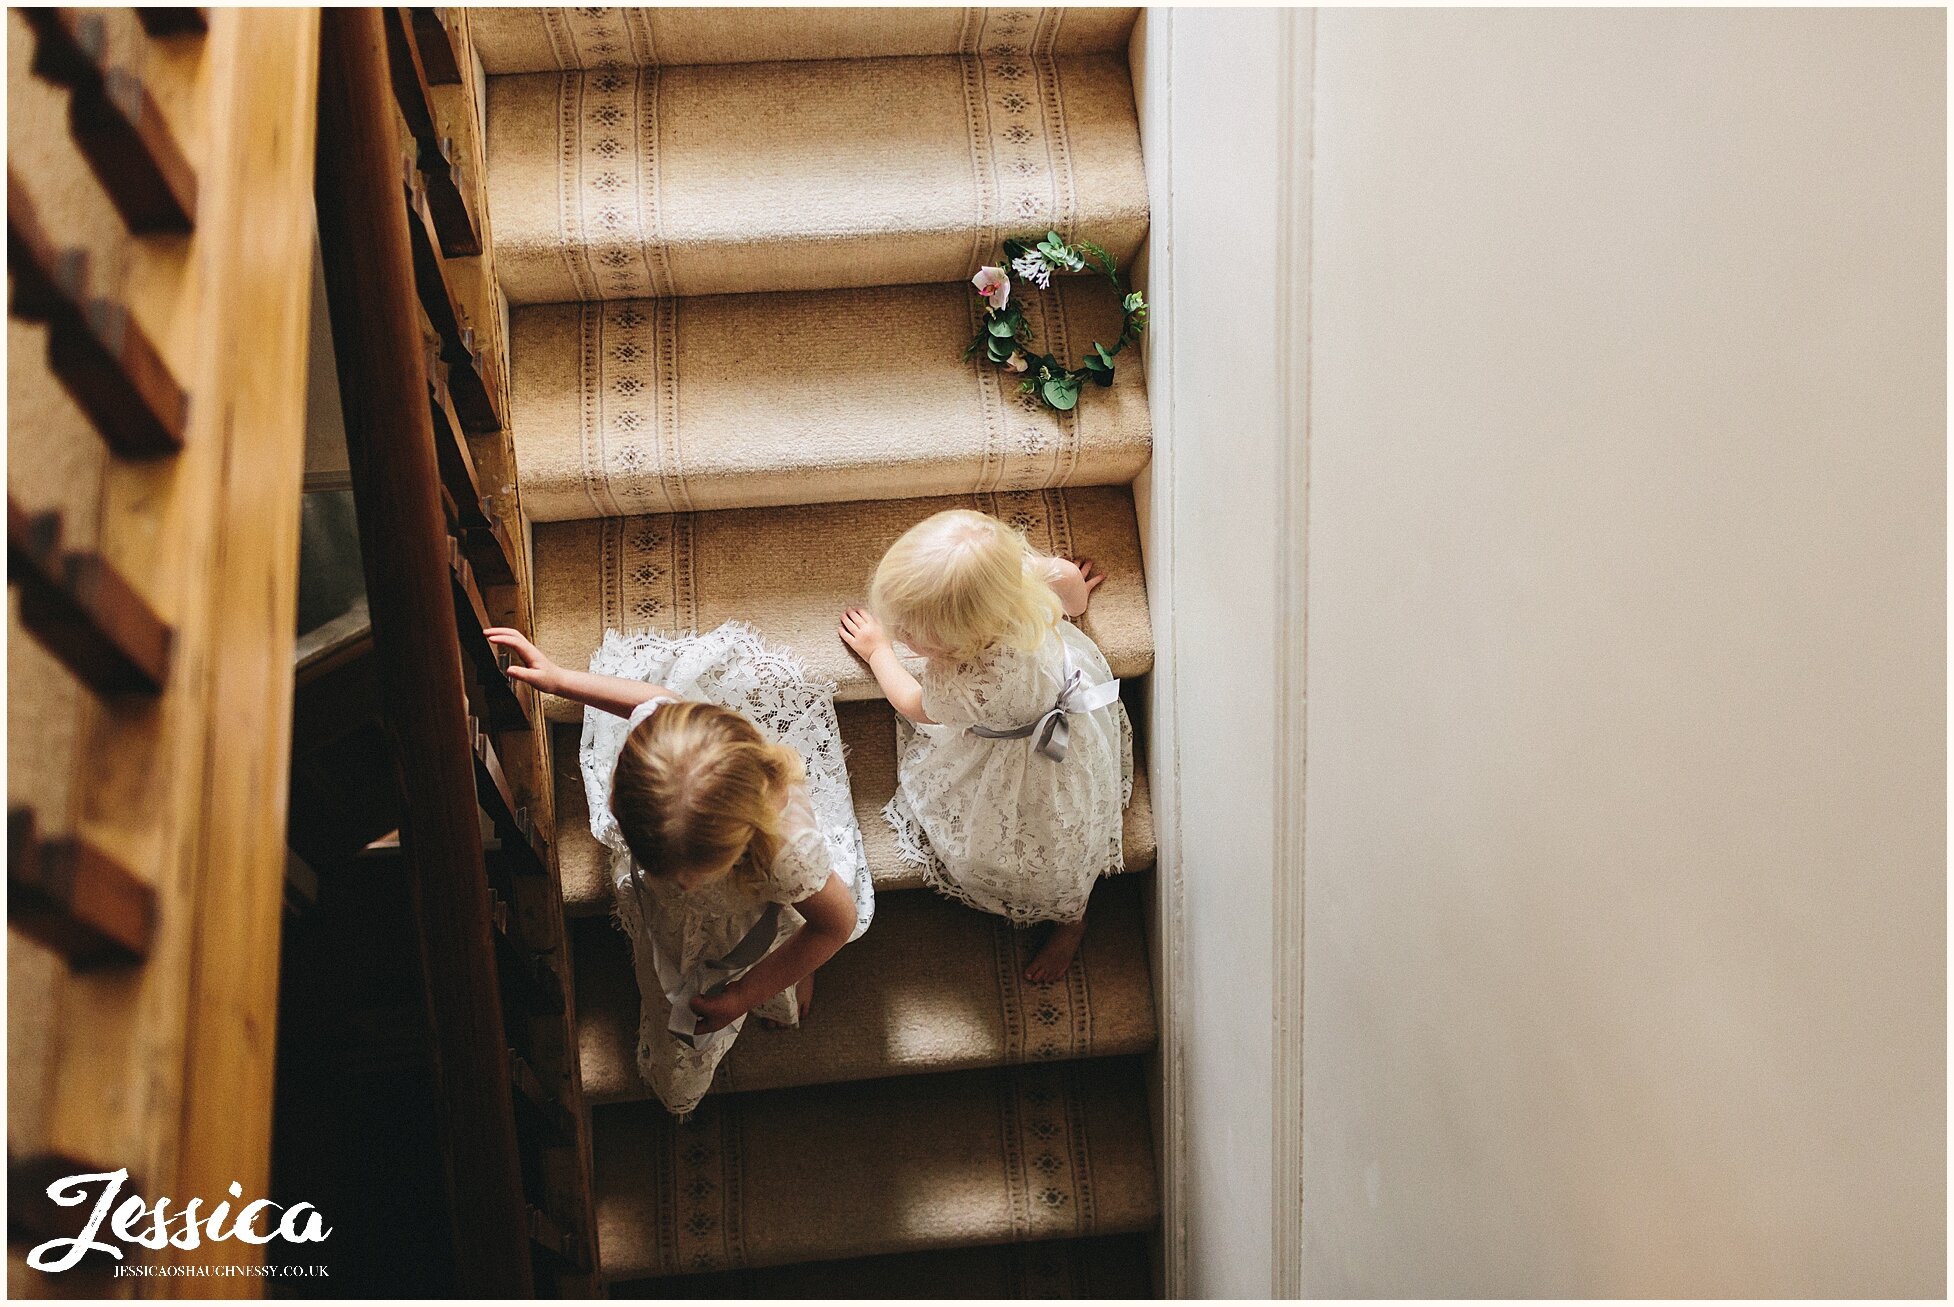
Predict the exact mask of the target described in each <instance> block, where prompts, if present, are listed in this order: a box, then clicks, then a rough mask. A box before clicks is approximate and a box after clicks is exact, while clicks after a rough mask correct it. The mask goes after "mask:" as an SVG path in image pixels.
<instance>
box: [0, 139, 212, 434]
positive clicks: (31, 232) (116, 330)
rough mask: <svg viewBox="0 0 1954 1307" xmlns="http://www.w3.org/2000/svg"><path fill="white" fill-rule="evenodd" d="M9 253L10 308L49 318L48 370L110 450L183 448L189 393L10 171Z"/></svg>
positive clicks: (16, 312) (20, 313) (31, 316)
mask: <svg viewBox="0 0 1954 1307" xmlns="http://www.w3.org/2000/svg"><path fill="white" fill-rule="evenodd" d="M7 254H8V261H9V264H10V266H11V267H12V269H13V300H12V302H11V304H10V305H9V311H10V312H12V313H13V314H14V315H15V316H16V317H20V318H23V319H26V320H27V321H30V322H44V323H46V324H47V328H48V369H49V370H50V371H51V372H53V373H54V375H55V377H56V379H57V380H59V381H60V382H61V385H62V387H63V388H64V389H66V390H67V392H68V394H69V395H70V396H72V397H73V399H74V401H75V403H76V404H77V405H79V406H80V408H81V410H82V411H83V412H84V413H86V414H87V415H88V420H89V422H90V423H91V424H93V426H94V427H95V429H96V431H98V432H99V433H100V434H101V436H102V439H103V440H105V441H107V442H108V445H109V448H111V449H113V450H114V451H115V452H116V453H118V454H121V455H123V456H125V457H130V458H148V457H154V456H158V455H163V454H174V453H176V452H177V451H178V450H180V449H182V448H183V433H184V430H185V428H186V427H187V426H188V424H189V420H190V398H189V396H188V395H186V394H185V393H184V391H183V388H182V387H181V386H179V385H178V384H177V382H176V378H175V377H174V376H173V375H172V374H171V372H170V369H169V365H168V364H166V363H164V361H163V356H162V354H161V352H160V351H158V350H157V348H156V346H155V344H154V343H152V342H151V341H150V339H149V336H148V335H147V334H146V333H145V332H144V331H143V329H142V328H141V327H140V326H138V325H137V324H136V321H135V319H134V318H132V317H131V316H130V315H129V311H128V310H127V309H126V308H124V307H123V306H122V305H120V304H117V303H115V302H114V301H112V300H108V299H105V298H101V297H97V296H92V295H91V294H90V293H89V287H88V260H87V257H86V256H85V255H83V254H81V253H80V252H79V251H74V250H62V249H59V248H57V247H56V245H55V243H54V241H53V239H52V238H51V237H50V236H49V235H48V232H47V230H46V228H45V227H43V226H42V224H41V221H40V217H39V215H38V214H37V212H36V211H35V208H34V202H33V200H32V199H31V198H30V197H29V196H28V194H27V191H26V188H25V187H24V186H23V185H22V184H21V182H20V180H19V178H17V177H16V176H15V175H14V173H13V172H12V170H11V169H10V170H9V171H8V173H7Z"/></svg>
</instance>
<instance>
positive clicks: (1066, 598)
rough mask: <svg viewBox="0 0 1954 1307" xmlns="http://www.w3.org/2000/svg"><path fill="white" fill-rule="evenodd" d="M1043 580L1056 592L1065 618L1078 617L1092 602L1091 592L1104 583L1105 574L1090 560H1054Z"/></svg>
mask: <svg viewBox="0 0 1954 1307" xmlns="http://www.w3.org/2000/svg"><path fill="white" fill-rule="evenodd" d="M1045 579H1046V580H1047V581H1049V582H1050V583H1051V587H1052V589H1053V590H1054V591H1055V592H1057V594H1058V600H1059V604H1060V605H1061V606H1062V607H1063V608H1064V609H1065V615H1066V616H1067V617H1078V616H1080V615H1081V614H1082V613H1084V612H1085V610H1086V605H1087V604H1088V603H1090V602H1091V601H1092V592H1093V591H1094V590H1097V589H1098V588H1099V587H1100V586H1102V585H1104V584H1105V583H1106V574H1105V573H1104V572H1102V571H1100V570H1099V566H1098V564H1096V563H1094V562H1093V561H1092V560H1091V559H1090V558H1054V559H1052V561H1051V563H1050V565H1049V566H1048V567H1047V569H1046V572H1045Z"/></svg>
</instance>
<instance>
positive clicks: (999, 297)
mask: <svg viewBox="0 0 1954 1307" xmlns="http://www.w3.org/2000/svg"><path fill="white" fill-rule="evenodd" d="M970 284H971V285H973V286H975V287H976V288H977V294H978V295H979V296H981V297H982V298H984V299H986V300H989V301H990V305H991V311H992V312H993V313H1001V312H1003V311H1004V306H1005V305H1006V304H1009V303H1010V302H1011V278H1010V277H1009V276H1008V275H1007V274H1006V273H1005V271H1004V269H1002V268H979V269H977V275H976V276H974V277H972V278H971V279H970Z"/></svg>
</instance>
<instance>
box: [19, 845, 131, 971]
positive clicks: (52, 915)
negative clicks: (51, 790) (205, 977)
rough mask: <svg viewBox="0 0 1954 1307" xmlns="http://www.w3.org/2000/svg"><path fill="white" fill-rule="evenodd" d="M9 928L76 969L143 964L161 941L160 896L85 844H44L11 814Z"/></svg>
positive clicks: (92, 846)
mask: <svg viewBox="0 0 1954 1307" xmlns="http://www.w3.org/2000/svg"><path fill="white" fill-rule="evenodd" d="M7 924H8V925H10V926H12V927H13V928H14V929H16V930H18V931H20V932H21V933H23V934H26V935H31V936H32V937H34V938H35V939H38V940H40V941H41V942H42V943H43V944H46V945H47V946H48V947H49V948H51V949H53V950H54V951H55V952H57V953H59V954H61V956H63V957H64V958H66V959H67V960H68V965H69V966H71V967H73V968H75V969H76V970H78V971H86V970H92V969H95V968H100V967H110V966H123V965H129V964H133V963H139V962H141V961H142V960H143V959H144V958H146V957H148V956H149V947H150V944H151V942H152V941H153V940H154V939H155V936H156V891H155V889H154V888H153V887H151V886H150V885H148V884H146V883H145V882H143V881H141V880H139V879H137V877H136V876H135V874H134V873H133V872H131V871H130V870H129V869H128V868H126V867H124V866H123V865H122V864H121V863H119V862H117V861H116V860H115V859H113V858H111V857H109V856H108V855H107V854H106V853H103V852H102V851H101V850H100V849H98V848H96V847H95V846H94V845H92V844H89V843H88V842H87V841H85V840H81V839H76V838H68V839H58V840H47V841H43V840H42V839H40V838H39V834H38V832H37V831H36V830H35V828H34V814H33V813H32V812H31V811H29V810H28V809H26V808H12V809H9V810H8V812H7Z"/></svg>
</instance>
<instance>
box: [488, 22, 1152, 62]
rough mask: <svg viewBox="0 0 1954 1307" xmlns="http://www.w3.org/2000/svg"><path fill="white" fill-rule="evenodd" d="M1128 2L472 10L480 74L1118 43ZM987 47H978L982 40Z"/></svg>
mask: <svg viewBox="0 0 1954 1307" xmlns="http://www.w3.org/2000/svg"><path fill="white" fill-rule="evenodd" d="M1138 12H1139V11H1138V10H1135V9H1115V8H1106V9H1005V10H997V9H991V8H967V9H950V8H923V7H920V6H919V7H916V8H903V7H888V8H880V9H841V8H836V9H797V10H795V11H794V14H793V16H792V18H791V19H790V20H789V21H785V22H783V21H781V14H780V12H779V11H778V10H777V9H742V8H733V7H730V6H729V7H727V8H724V9H696V8H695V9H686V8H676V7H675V8H670V9H540V8H539V9H482V10H478V11H477V12H476V14H475V15H474V21H473V23H472V24H471V29H472V32H473V35H474V38H475V47H476V49H478V50H480V51H481V54H482V64H483V66H484V68H485V69H486V70H487V71H488V72H489V73H490V74H499V73H548V72H558V71H567V70H570V69H577V68H603V67H609V66H611V65H617V64H742V63H769V62H773V61H777V60H789V59H793V60H800V59H825V60H834V59H882V58H888V57H891V56H897V55H927V54H977V53H979V52H980V51H983V50H993V51H1000V52H1001V51H1002V48H1003V47H1005V46H1009V47H1010V48H1011V53H1012V54H1018V53H1030V54H1037V55H1052V54H1103V53H1106V52H1109V51H1124V50H1125V49H1126V41H1127V36H1128V34H1129V33H1130V32H1131V31H1132V29H1133V19H1134V16H1135V15H1136V14H1137V13H1138ZM987 41H988V42H989V44H986V42H987Z"/></svg>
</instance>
